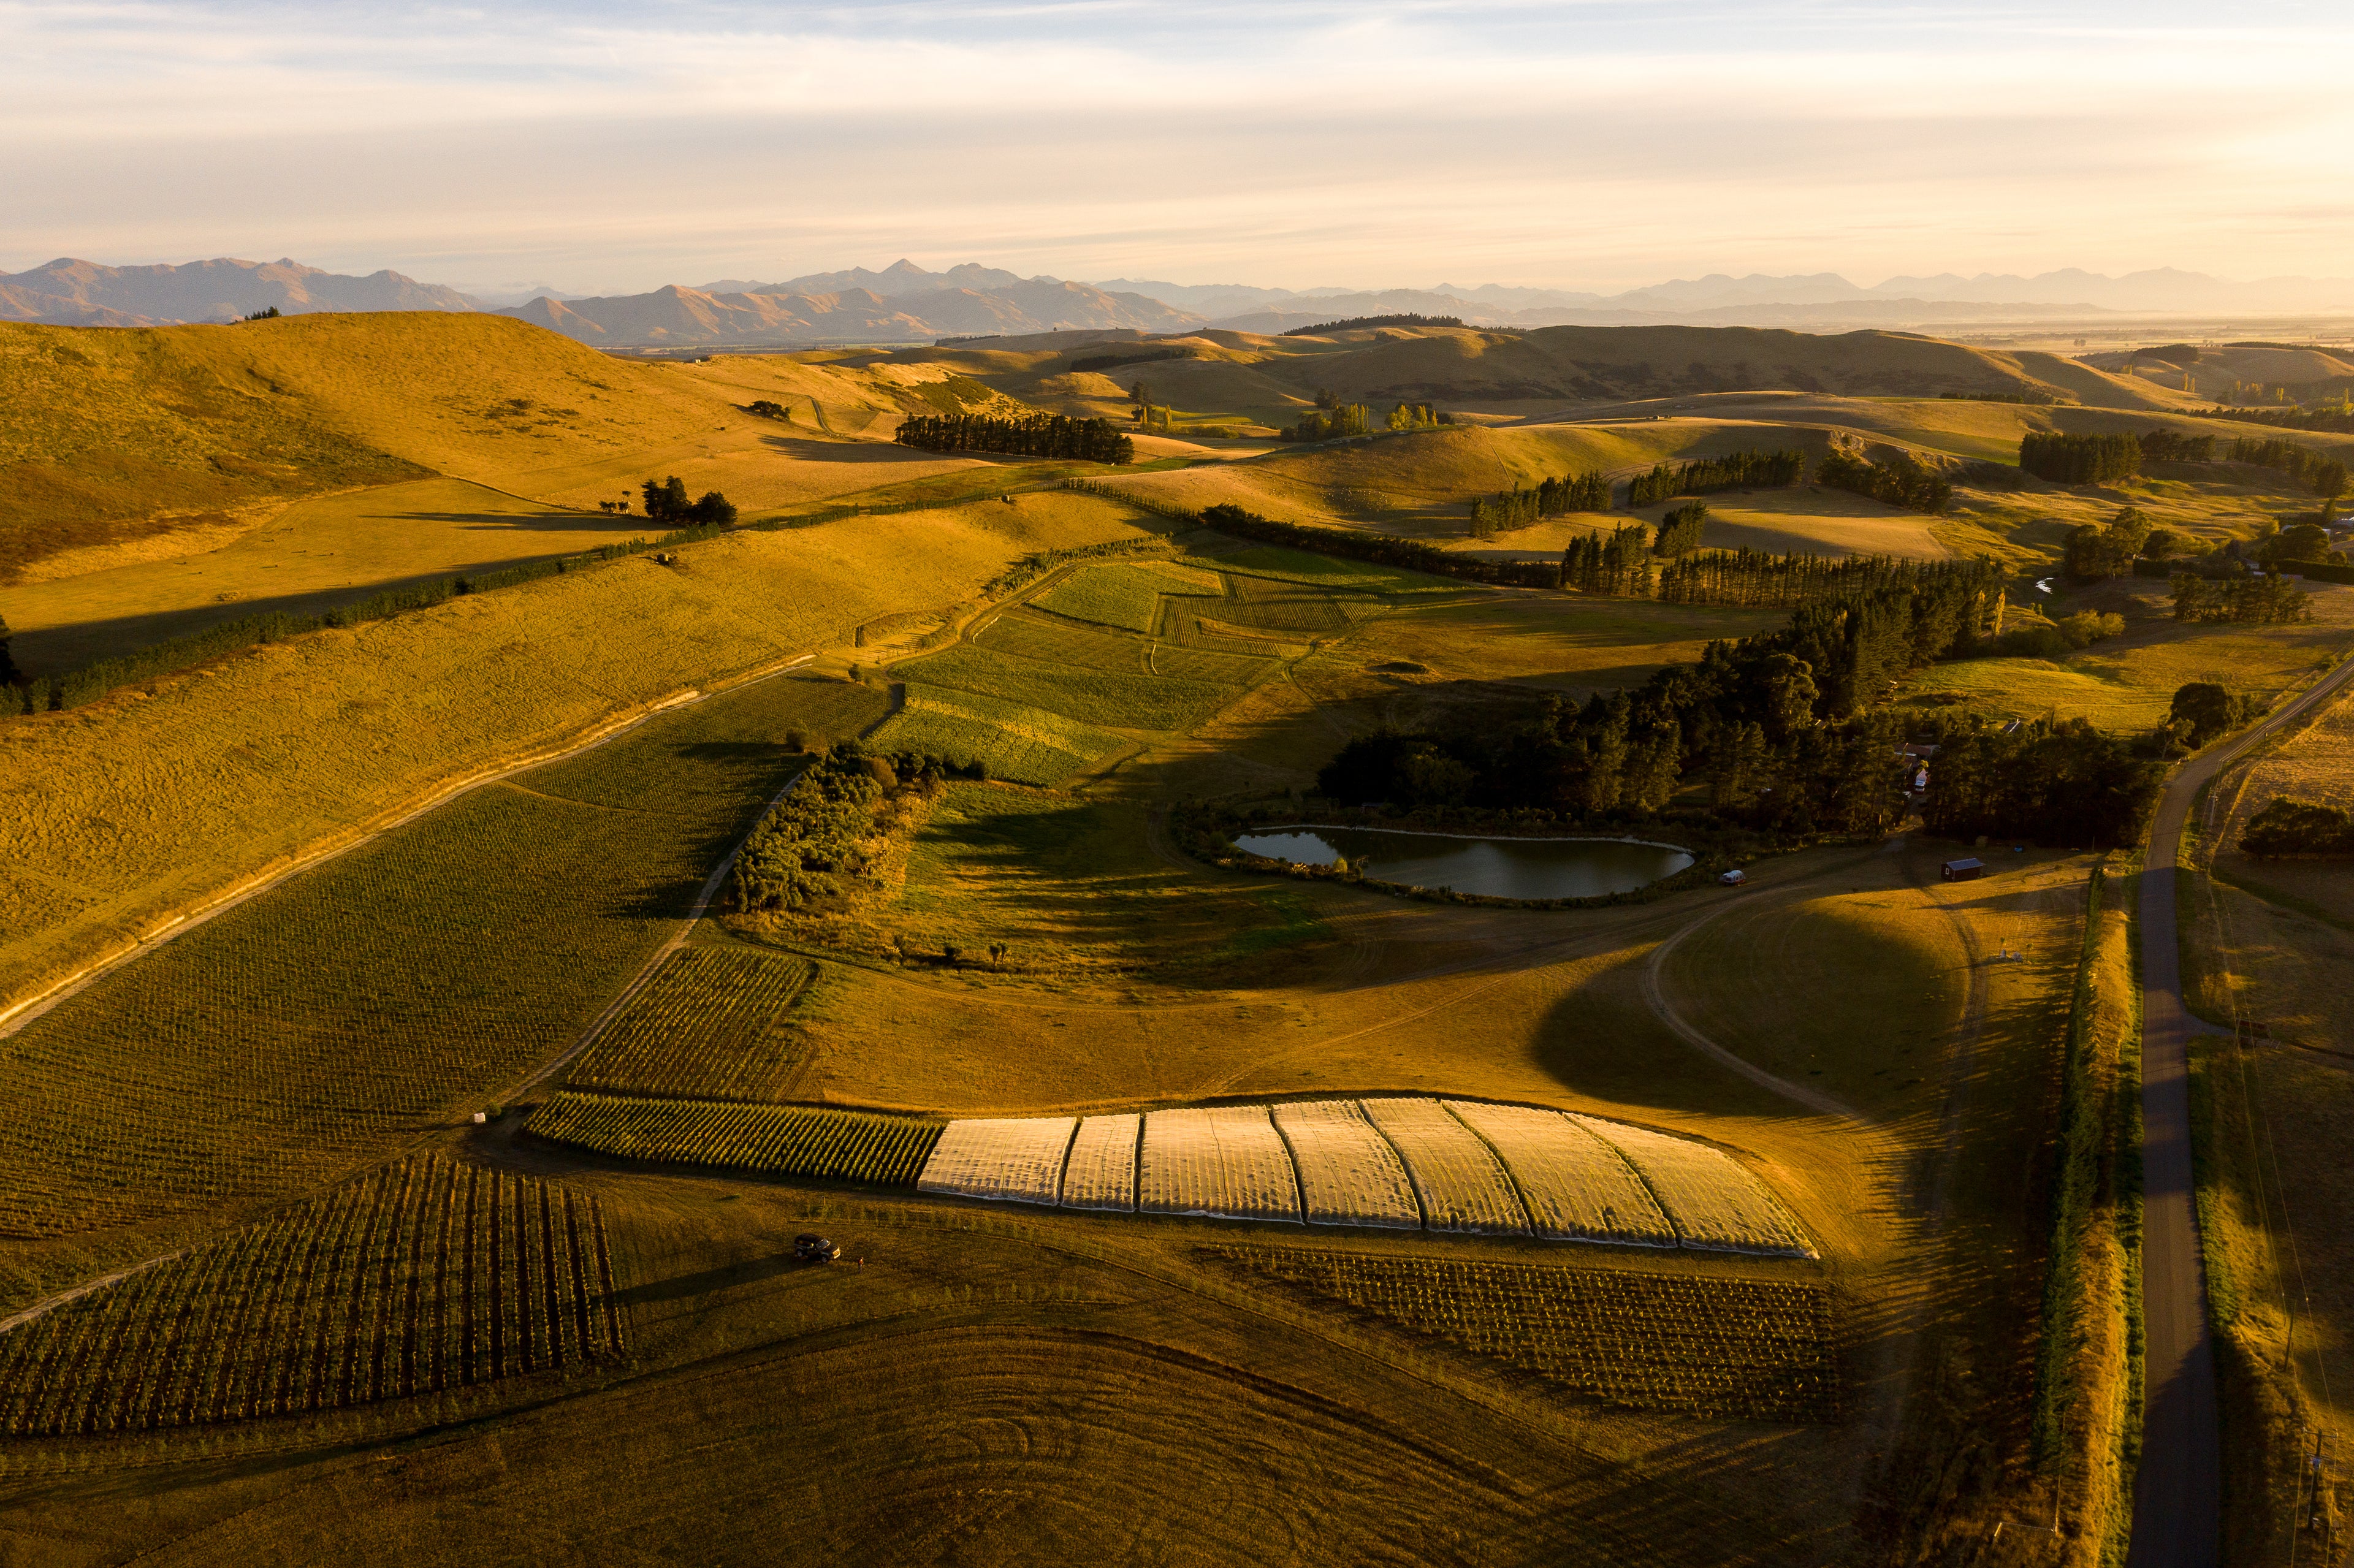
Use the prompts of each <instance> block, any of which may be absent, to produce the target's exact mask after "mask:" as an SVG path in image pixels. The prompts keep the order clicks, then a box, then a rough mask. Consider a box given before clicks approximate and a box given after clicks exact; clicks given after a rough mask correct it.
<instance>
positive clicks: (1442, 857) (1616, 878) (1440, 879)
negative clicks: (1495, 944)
mask: <svg viewBox="0 0 2354 1568" xmlns="http://www.w3.org/2000/svg"><path fill="white" fill-rule="evenodd" d="M1235 844H1236V846H1237V847H1239V848H1242V849H1245V850H1248V851H1249V852H1250V853H1253V854H1263V855H1266V856H1267V857H1268V858H1269V859H1271V860H1288V861H1294V862H1297V863H1300V864H1304V865H1331V863H1332V862H1333V860H1334V859H1335V858H1336V857H1338V856H1341V855H1346V856H1347V857H1348V859H1349V863H1350V865H1351V866H1352V867H1354V868H1355V869H1357V870H1359V871H1361V872H1363V873H1364V874H1366V875H1368V876H1371V877H1375V878H1378V879H1379V880H1381V881H1383V882H1402V883H1405V884H1406V885H1409V886H1415V887H1451V888H1453V889H1454V890H1455V891H1456V892H1458V893H1476V894H1481V895H1485V896H1488V897H1490V898H1596V897H1600V896H1601V895H1604V894H1607V893H1631V892H1633V891H1634V890H1635V889H1636V888H1638V887H1641V886H1644V885H1647V884H1649V883H1654V882H1657V881H1659V879H1660V878H1661V877H1663V876H1673V875H1674V874H1676V873H1678V872H1680V871H1681V870H1683V868H1684V867H1686V866H1688V865H1690V864H1691V863H1692V857H1691V855H1690V854H1688V853H1685V852H1684V851H1682V850H1680V849H1674V848H1671V847H1670V846H1669V845H1666V844H1640V843H1628V842H1624V841H1622V840H1618V839H1509V838H1501V839H1490V838H1467V837H1460V836H1458V835H1455V834H1451V833H1410V832H1398V831H1396V830H1394V829H1390V828H1319V827H1296V828H1270V829H1267V830H1266V831H1264V832H1255V833H1244V834H1241V835H1239V836H1237V837H1236V838H1235Z"/></svg>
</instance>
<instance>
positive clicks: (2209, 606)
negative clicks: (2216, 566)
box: [2174, 572, 2313, 626]
mask: <svg viewBox="0 0 2354 1568" xmlns="http://www.w3.org/2000/svg"><path fill="white" fill-rule="evenodd" d="M2174 619H2175V620H2188V621H2192V622H2197V623H2205V624H2210V625H2220V624H2231V625H2238V626H2292V625H2295V624H2296V623H2297V622H2298V621H2304V620H2312V619H2313V596H2312V595H2311V594H2309V593H2306V591H2305V590H2304V589H2302V588H2298V587H2297V586H2296V584H2295V583H2293V582H2291V581H2289V579H2288V578H2286V577H2264V576H2249V577H2221V578H2217V577H2193V576H2192V575H2191V574H2190V573H2189V572H2178V573H2176V574H2175V577H2174Z"/></svg>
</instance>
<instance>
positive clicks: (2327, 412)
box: [2207, 405, 2354, 431]
mask: <svg viewBox="0 0 2354 1568" xmlns="http://www.w3.org/2000/svg"><path fill="white" fill-rule="evenodd" d="M2207 418H2211V419H2239V420H2242V421H2243V422H2245V423H2248V424H2252V425H2270V426H2273V427H2274V429H2283V430H2341V431H2344V430H2354V406H2349V405H2339V406H2337V407H2332V408H2210V409H2208V410H2207Z"/></svg>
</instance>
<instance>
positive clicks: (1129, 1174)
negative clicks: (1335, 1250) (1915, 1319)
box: [917, 1098, 1813, 1256]
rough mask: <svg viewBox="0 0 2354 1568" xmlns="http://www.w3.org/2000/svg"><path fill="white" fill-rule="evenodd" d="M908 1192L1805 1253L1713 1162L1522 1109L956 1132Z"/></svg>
mask: <svg viewBox="0 0 2354 1568" xmlns="http://www.w3.org/2000/svg"><path fill="white" fill-rule="evenodd" d="M917 1188H918V1189H919V1190H921V1191H923V1192H936V1193H941V1194H948V1195H955V1196H960V1197H970V1198H983V1199H992V1200H998V1201H1004V1202H1026V1203H1037V1204H1041V1205H1046V1206H1060V1207H1065V1208H1073V1209H1096V1210H1119V1211H1130V1212H1136V1213H1164V1214H1194V1215H1201V1216H1204V1217H1209V1218H1216V1219H1237V1220H1279V1221H1291V1222H1294V1223H1300V1224H1334V1225H1365V1226H1378V1227H1389V1228H1399V1229H1423V1230H1431V1231H1440V1232H1454V1233H1467V1234H1494V1235H1532V1236H1538V1237H1542V1238H1544V1239H1548V1240H1556V1241H1597V1242H1616V1243H1620V1244H1626V1245H1647V1246H1665V1247H1675V1246H1681V1247H1696V1248H1703V1249H1709V1250H1715V1251H1725V1252H1747V1253H1764V1254H1780V1255H1804V1256H1812V1255H1813V1248H1812V1247H1811V1245H1809V1244H1808V1240H1807V1238H1806V1235H1805V1234H1804V1233H1803V1232H1802V1231H1801V1230H1800V1229H1799V1227H1798V1225H1797V1223H1796V1222H1795V1221H1794V1220H1793V1219H1792V1218H1791V1217H1790V1215H1789V1213H1788V1212H1787V1210H1786V1209H1785V1208H1784V1207H1783V1206H1782V1204H1781V1203H1780V1202H1778V1201H1777V1200H1776V1198H1775V1197H1774V1195H1773V1193H1772V1192H1770V1191H1768V1190H1767V1188H1766V1187H1765V1183H1763V1182H1762V1181H1759V1180H1758V1179H1757V1177H1756V1176H1755V1174H1753V1173H1752V1172H1751V1171H1749V1170H1748V1169H1747V1168H1745V1167H1744V1166H1743V1165H1742V1164H1741V1163H1740V1162H1739V1161H1737V1160H1734V1158H1733V1157H1732V1156H1731V1155H1729V1154H1727V1153H1726V1152H1725V1151H1724V1150H1722V1149H1719V1148H1717V1147H1716V1146H1714V1145H1712V1144H1708V1143H1702V1142H1700V1141H1698V1140H1696V1139H1686V1138H1676V1137H1671V1136H1670V1135H1668V1134H1665V1133H1660V1132H1655V1131H1651V1130H1649V1129H1648V1128H1638V1127H1632V1126H1628V1125H1627V1124H1626V1123H1623V1122H1613V1121H1604V1120H1602V1119H1600V1118H1594V1117H1585V1116H1579V1115H1576V1114H1575V1113H1573V1112H1566V1111H1553V1110H1544V1109H1540V1108H1537V1107H1529V1106H1496V1105H1484V1104H1479V1103H1476V1102H1469V1101H1454V1100H1437V1099H1417V1098H1394V1099H1389V1098H1384V1099H1367V1100H1315V1101H1294V1102H1288V1103H1285V1104H1279V1105H1275V1106H1221V1107H1192V1108H1186V1109H1179V1110H1165V1111H1154V1112H1151V1113H1150V1114H1149V1115H1144V1116H1135V1115H1122V1116H1101V1117H1088V1118H1076V1117H1023V1118H983V1119H974V1120H966V1121H955V1122H950V1123H949V1125H948V1126H947V1128H945V1129H943V1130H942V1132H941V1134H940V1137H939V1140H938V1143H937V1145H935V1146H934V1147H933V1149H932V1150H931V1152H930V1155H929V1157H928V1159H927V1160H926V1161H925V1162H924V1166H923V1169H922V1171H921V1172H920V1174H919V1175H918V1176H917Z"/></svg>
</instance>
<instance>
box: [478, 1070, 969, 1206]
mask: <svg viewBox="0 0 2354 1568" xmlns="http://www.w3.org/2000/svg"><path fill="white" fill-rule="evenodd" d="M941 1126H942V1124H941V1123H939V1122H937V1121H922V1120H918V1119H917V1118H913V1117H889V1116H870V1115H866V1114H864V1113H863V1112H859V1111H837V1110H818V1109H809V1108H804V1107H792V1106H764V1105H746V1104H741V1103H728V1102H724V1101H716V1100H680V1099H646V1098H640V1097H633V1096H624V1095H598V1094H578V1093H573V1092H571V1091H568V1090H567V1091H565V1092H561V1093H558V1094H555V1095H551V1096H550V1097H548V1098H547V1100H546V1103H545V1104H543V1105H541V1106H540V1107H539V1108H538V1109H537V1110H535V1111H534V1112H532V1115H531V1119H530V1120H529V1121H528V1122H526V1123H525V1126H524V1129H525V1131H526V1132H528V1133H530V1134H531V1135H532V1136H533V1137H535V1138H543V1139H547V1140H548V1141H549V1142H551V1143H566V1144H570V1145H572V1146H574V1147H576V1148H579V1149H591V1150H597V1151H598V1152H599V1153H602V1154H617V1155H620V1156H622V1157H623V1158H625V1159H631V1160H676V1161H679V1162H681V1163H684V1164H691V1165H726V1166H732V1167H735V1168H737V1169H739V1170H745V1171H770V1172H773V1173H775V1174H777V1175H780V1176H823V1177H830V1178H834V1179H837V1180H841V1181H875V1182H885V1183H893V1184H906V1183H909V1182H912V1181H915V1179H916V1173H917V1171H921V1170H922V1169H923V1167H924V1161H925V1160H926V1159H927V1158H928V1157H929V1156H930V1154H931V1152H932V1146H933V1145H934V1144H936V1143H938V1141H939V1138H940V1129H941Z"/></svg>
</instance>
